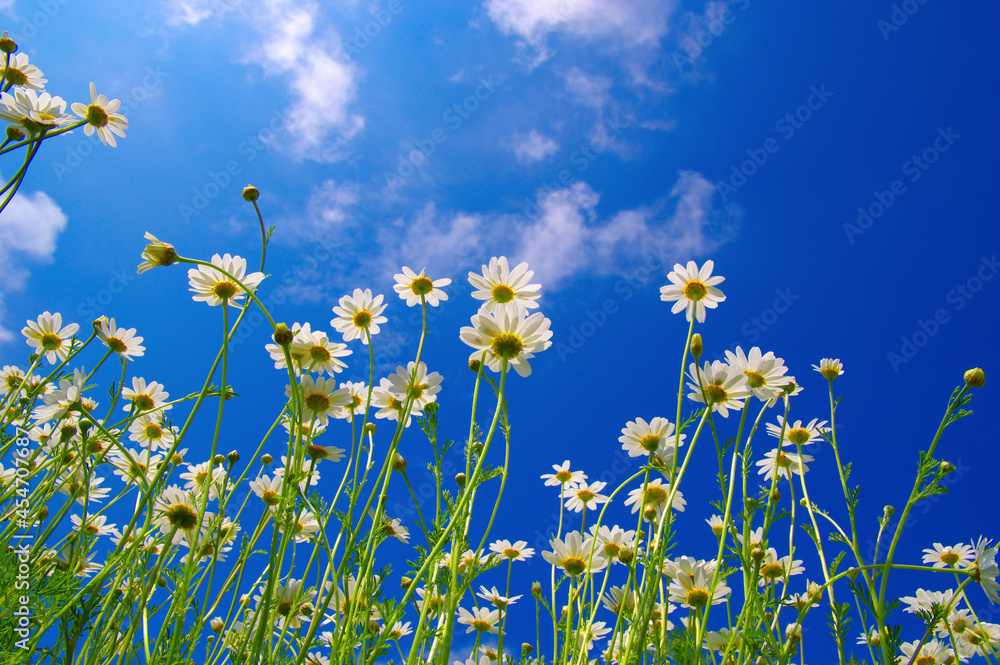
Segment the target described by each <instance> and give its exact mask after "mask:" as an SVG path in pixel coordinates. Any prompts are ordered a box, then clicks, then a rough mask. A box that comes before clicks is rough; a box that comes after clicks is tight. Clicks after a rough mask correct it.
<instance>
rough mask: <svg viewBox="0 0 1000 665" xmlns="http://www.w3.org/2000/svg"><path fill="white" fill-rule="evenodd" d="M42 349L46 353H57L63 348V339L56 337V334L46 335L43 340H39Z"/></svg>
mask: <svg viewBox="0 0 1000 665" xmlns="http://www.w3.org/2000/svg"><path fill="white" fill-rule="evenodd" d="M39 341H40V343H41V345H42V348H43V349H45V350H46V351H55V350H56V349H58V348H59V347H61V346H62V343H63V341H62V337H60V336H59V335H56V334H55V333H45V334H44V335H42V339H41V340H39Z"/></svg>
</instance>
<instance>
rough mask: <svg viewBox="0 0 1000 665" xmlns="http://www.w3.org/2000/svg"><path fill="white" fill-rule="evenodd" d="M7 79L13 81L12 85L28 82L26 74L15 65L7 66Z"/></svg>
mask: <svg viewBox="0 0 1000 665" xmlns="http://www.w3.org/2000/svg"><path fill="white" fill-rule="evenodd" d="M6 73H7V81H9V82H10V83H13V84H14V85H24V84H25V83H27V82H28V76H27V75H26V74H25V73H24V72H22V71H21V70H20V69H17V68H15V67H8V68H7V72H6Z"/></svg>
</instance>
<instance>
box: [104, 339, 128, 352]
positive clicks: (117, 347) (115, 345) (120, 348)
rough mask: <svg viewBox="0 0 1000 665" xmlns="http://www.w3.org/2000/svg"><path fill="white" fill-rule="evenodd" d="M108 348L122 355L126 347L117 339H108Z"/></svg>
mask: <svg viewBox="0 0 1000 665" xmlns="http://www.w3.org/2000/svg"><path fill="white" fill-rule="evenodd" d="M108 348H109V349H111V350H112V351H114V352H115V353H124V352H125V350H126V349H127V348H128V347H126V346H125V342H123V341H121V340H120V339H118V338H117V337H109V338H108Z"/></svg>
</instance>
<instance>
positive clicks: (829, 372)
mask: <svg viewBox="0 0 1000 665" xmlns="http://www.w3.org/2000/svg"><path fill="white" fill-rule="evenodd" d="M813 369H814V370H816V371H817V372H819V373H820V374H822V375H823V378H824V379H829V380H830V381H833V380H834V379H836V378H837V377H838V376H840V375H842V374H843V373H844V366H843V365H842V364H841V362H840V359H838V358H823V359H822V360H820V361H819V365H813Z"/></svg>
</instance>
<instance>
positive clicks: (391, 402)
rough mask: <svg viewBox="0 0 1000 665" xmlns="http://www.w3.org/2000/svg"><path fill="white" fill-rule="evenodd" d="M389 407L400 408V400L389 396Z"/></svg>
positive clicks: (401, 404)
mask: <svg viewBox="0 0 1000 665" xmlns="http://www.w3.org/2000/svg"><path fill="white" fill-rule="evenodd" d="M389 408H391V409H396V410H397V411H399V410H400V409H402V408H403V403H402V402H400V401H399V400H398V399H396V398H395V397H390V398H389Z"/></svg>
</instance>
